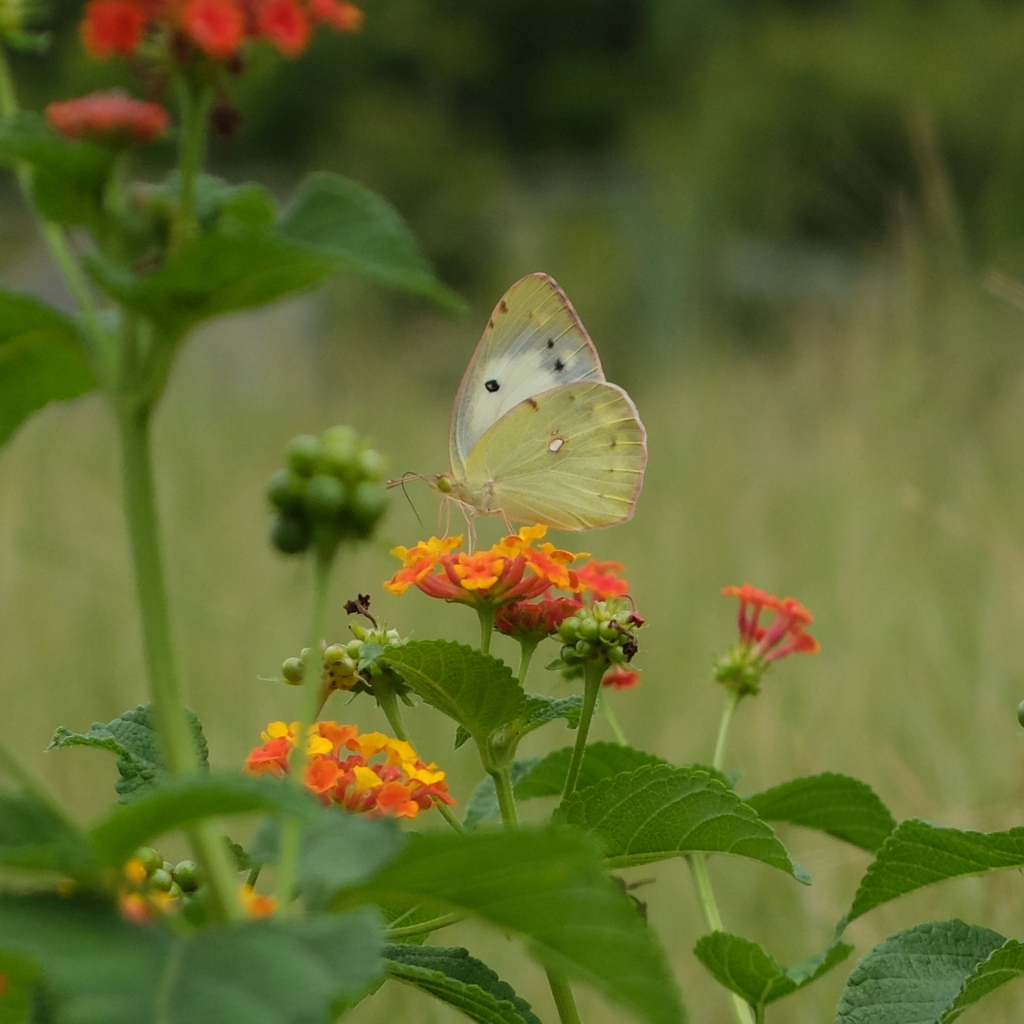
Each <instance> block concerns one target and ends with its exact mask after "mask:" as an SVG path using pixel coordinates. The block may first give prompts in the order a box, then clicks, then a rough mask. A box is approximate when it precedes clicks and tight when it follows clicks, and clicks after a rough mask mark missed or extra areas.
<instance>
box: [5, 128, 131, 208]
mask: <svg viewBox="0 0 1024 1024" xmlns="http://www.w3.org/2000/svg"><path fill="white" fill-rule="evenodd" d="M0 163H5V164H9V165H17V164H19V163H22V164H25V165H27V166H29V167H30V168H31V169H32V194H33V196H34V198H35V202H36V206H37V207H38V209H39V211H40V213H41V214H42V215H43V216H44V217H45V218H46V219H47V220H50V221H53V222H54V223H57V224H93V223H95V222H96V221H98V220H99V218H100V217H101V216H102V210H103V193H104V189H105V188H106V183H107V180H108V178H109V177H110V174H111V171H112V169H113V166H114V156H113V154H112V153H111V152H110V150H107V149H104V148H103V147H102V146H96V145H94V144H92V143H90V142H72V141H70V140H68V139H64V138H61V136H59V135H57V134H56V133H55V132H53V131H52V130H51V129H50V127H49V125H47V124H46V122H45V121H44V120H43V119H42V118H41V117H39V115H38V114H31V113H27V112H22V113H20V114H19V115H18V116H17V117H15V118H14V119H12V120H9V121H3V122H0Z"/></svg>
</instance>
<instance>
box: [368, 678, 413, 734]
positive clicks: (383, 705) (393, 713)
mask: <svg viewBox="0 0 1024 1024" xmlns="http://www.w3.org/2000/svg"><path fill="white" fill-rule="evenodd" d="M373 695H374V697H376V698H377V706H378V707H379V708H380V709H381V711H383V712H384V717H385V718H386V719H387V720H388V725H390V726H391V731H392V732H393V733H394V734H395V736H396V738H398V739H400V740H405V742H406V743H408V742H409V734H408V733H407V732H406V731H405V722H403V721H402V709H401V708H400V707H399V706H398V695H397V694H396V693H395V688H394V686H393V685H392V682H391V677H390V676H389V674H388V669H387V668H385V669H384V670H383V671H382V672H381V674H380V675H379V676H374V679H373Z"/></svg>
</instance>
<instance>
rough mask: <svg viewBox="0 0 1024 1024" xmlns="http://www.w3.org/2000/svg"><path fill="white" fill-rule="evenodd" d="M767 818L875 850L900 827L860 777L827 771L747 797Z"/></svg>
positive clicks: (868, 849) (765, 818)
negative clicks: (810, 829) (853, 777)
mask: <svg viewBox="0 0 1024 1024" xmlns="http://www.w3.org/2000/svg"><path fill="white" fill-rule="evenodd" d="M744 803H746V804H748V805H749V806H751V807H753V808H754V810H755V811H757V813H758V814H759V815H760V816H761V817H762V818H764V820H765V821H787V822H789V823H790V824H793V825H802V826H803V827H804V828H813V829H817V830H818V831H819V832H825V833H827V834H828V835H831V836H835V837H836V839H843V840H845V841H846V842H848V843H852V844H853V845H854V846H859V847H860V848H861V849H863V850H867V851H868V852H869V853H874V852H875V851H876V850H878V848H879V847H880V846H881V845H882V843H883V842H884V841H885V838H886V836H888V835H889V833H890V832H892V830H893V829H894V828H895V827H896V819H895V818H894V817H893V816H892V814H891V813H890V811H889V808H888V807H886V806H885V804H883V803H882V801H881V800H880V799H879V798H878V796H877V795H876V793H875V791H874V790H873V789H872V788H871V787H870V786H869V785H868V784H867V783H866V782H861V781H860V780H859V779H851V778H850V777H849V776H848V775H836V774H834V773H832V772H825V773H824V774H822V775H811V776H808V777H807V778H802V779H793V780H792V781H790V782H784V783H783V784H782V785H781V786H774V787H773V788H771V789H766V790H765V791H764V792H763V793H755V794H754V795H753V796H749V797H744Z"/></svg>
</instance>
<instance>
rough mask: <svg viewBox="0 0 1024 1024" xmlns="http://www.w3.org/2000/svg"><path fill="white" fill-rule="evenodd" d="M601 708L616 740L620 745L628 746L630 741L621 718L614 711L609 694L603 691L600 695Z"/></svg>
mask: <svg viewBox="0 0 1024 1024" xmlns="http://www.w3.org/2000/svg"><path fill="white" fill-rule="evenodd" d="M600 704H601V710H602V711H603V712H604V719H605V721H606V722H607V723H608V728H609V729H611V731H612V735H613V736H614V737H615V742H616V743H618V745H619V746H620V747H628V746H629V742H628V741H627V739H626V734H625V733H624V732H623V731H622V726H621V725H619V720H618V718H617V717H616V715H615V712H614V711H612V705H611V701H609V700H608V695H607V694H604V693H602V694H601V697H600Z"/></svg>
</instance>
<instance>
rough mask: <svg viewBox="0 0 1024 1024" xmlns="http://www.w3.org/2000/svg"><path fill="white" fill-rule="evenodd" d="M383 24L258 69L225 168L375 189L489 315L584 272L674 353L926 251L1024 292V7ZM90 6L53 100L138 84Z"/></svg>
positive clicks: (797, 3)
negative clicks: (724, 325)
mask: <svg viewBox="0 0 1024 1024" xmlns="http://www.w3.org/2000/svg"><path fill="white" fill-rule="evenodd" d="M365 6H366V10H367V21H366V28H365V30H364V32H363V34H362V35H361V36H360V37H358V38H351V37H348V38H344V37H337V36H332V35H331V34H329V33H321V34H320V35H319V36H318V38H317V39H316V42H315V44H314V45H313V46H312V48H311V50H310V51H309V52H308V53H307V54H306V55H305V56H304V57H303V59H302V60H300V61H296V62H289V61H284V60H281V59H280V58H279V57H277V56H276V55H275V54H272V53H270V52H269V51H264V52H259V53H254V54H253V56H252V58H251V65H250V67H249V68H248V69H247V73H246V75H245V77H244V79H240V80H239V83H238V91H237V95H236V96H235V97H234V99H235V101H236V102H237V104H238V106H239V108H240V109H241V111H242V112H243V115H244V120H243V123H242V127H241V129H240V130H239V132H238V133H237V134H236V136H235V137H234V138H231V139H226V140H220V141H219V142H218V143H217V144H216V146H215V152H214V157H215V162H216V163H217V164H218V165H219V166H220V167H221V169H222V170H224V171H225V172H227V173H230V174H234V175H240V174H242V173H245V172H246V171H247V170H249V169H250V168H252V166H253V165H254V164H257V165H259V168H260V170H261V172H263V173H264V174H266V173H267V172H268V171H269V172H270V174H271V176H272V177H275V178H276V179H277V180H278V182H279V184H280V185H281V186H282V187H283V186H285V185H286V184H288V183H289V182H290V181H292V180H293V179H294V178H295V177H297V175H298V174H299V173H300V171H301V170H302V169H304V168H306V167H310V166H316V167H322V168H325V169H330V170H336V171H340V172H341V173H344V174H348V175H350V176H352V177H354V178H356V179H358V180H360V181H362V182H363V183H364V184H366V185H368V186H370V187H371V188H374V189H377V190H378V191H380V192H382V193H383V194H384V195H386V196H387V197H388V198H389V199H390V200H391V201H393V202H394V203H395V204H396V205H397V206H398V208H399V209H400V210H401V211H402V212H403V213H404V215H405V216H406V217H407V218H408V219H409V220H410V222H411V223H412V224H413V226H414V228H415V229H416V230H417V231H418V232H419V234H420V236H421V237H422V238H423V241H424V244H425V246H426V249H427V251H428V252H429V253H430V254H431V256H432V258H433V259H434V260H435V261H436V263H437V264H438V266H439V268H440V271H441V274H442V276H443V277H444V278H445V279H446V280H447V281H448V282H449V283H450V284H452V285H453V286H455V287H459V288H462V289H464V290H467V291H468V292H470V293H471V294H478V295H481V296H483V295H490V296H493V295H495V294H498V293H500V291H501V289H502V288H503V287H504V286H505V285H506V284H507V283H508V279H509V274H510V273H518V272H521V271H523V270H529V269H536V268H537V267H538V266H540V265H541V262H542V261H543V260H545V259H546V260H547V262H546V263H545V269H549V270H552V271H553V272H556V273H557V274H559V275H560V276H562V275H563V272H564V268H565V265H566V264H569V265H575V264H577V263H579V262H580V261H582V262H583V270H584V271H585V272H584V273H583V274H582V276H584V277H586V278H588V280H592V281H593V282H594V283H593V284H592V287H593V288H594V291H595V295H597V296H601V295H608V296H610V298H609V299H608V300H607V301H608V302H609V303H610V304H612V305H615V306H618V307H619V308H621V309H622V310H624V312H623V313H622V314H621V315H622V316H623V317H626V316H629V317H632V318H633V319H634V320H635V318H636V316H638V315H639V316H641V327H642V330H641V331H640V332H636V330H635V325H634V333H640V334H642V335H644V336H650V337H654V338H661V337H666V336H668V335H669V334H672V333H674V331H673V330H672V328H673V327H674V326H676V325H678V324H679V323H680V322H683V323H686V322H687V321H690V322H692V319H693V317H694V316H695V314H697V313H698V312H699V311H700V310H701V308H702V303H701V302H700V301H699V300H700V299H705V300H708V299H710V300H713V304H714V305H715V306H716V307H718V308H722V307H723V303H722V301H721V300H722V299H723V298H728V299H729V300H730V301H729V302H728V303H725V304H724V305H725V307H726V308H728V309H729V310H730V315H731V316H732V317H733V318H734V319H736V320H737V322H738V323H739V324H740V326H742V325H743V322H744V316H746V317H747V318H748V319H749V320H750V322H751V323H753V324H756V325H758V327H759V329H762V330H763V328H764V326H765V323H766V322H768V323H770V318H768V320H767V321H766V316H765V315H766V313H768V312H770V310H771V309H773V308H778V307H779V306H780V305H781V306H788V305H790V304H791V303H792V302H793V301H794V300H798V301H806V300H809V299H810V300H815V301H824V302H826V303H834V302H835V301H837V300H838V301H843V300H844V299H845V298H847V297H848V295H849V292H850V289H851V287H852V283H853V280H854V279H855V277H856V272H857V270H858V269H859V268H860V266H861V265H862V264H863V262H864V260H865V259H866V258H871V257H872V256H875V255H877V254H878V253H879V251H880V250H882V249H885V248H887V247H889V246H891V245H892V244H893V242H894V241H895V242H899V241H901V240H902V239H903V238H904V237H905V235H906V233H907V232H908V231H911V232H915V233H920V234H921V235H922V236H923V237H924V239H925V240H926V241H927V243H928V250H929V252H931V253H932V255H933V258H935V259H937V260H940V261H947V262H953V263H960V264H965V265H966V266H967V267H981V266H988V265H991V264H996V265H998V266H999V267H1000V268H1001V269H1002V270H1004V271H1006V272H1008V273H1011V274H1017V275H1019V274H1022V273H1024V242H1022V238H1024V175H1022V174H1021V173H1020V167H1021V163H1022V160H1021V156H1022V149H1024V63H1022V62H1021V60H1020V56H1019V55H1020V53H1021V50H1022V47H1024V7H1022V5H1021V4H1020V3H1017V2H1008V0H945V2H928V3H925V2H920V0H845V2H840V0H558V2H557V3H551V2H543V0H486V2H482V3H481V2H476V0H368V2H367V3H366V5H365ZM79 10H80V4H78V3H68V4H62V5H61V6H60V10H59V16H58V18H57V26H56V27H57V33H56V41H55V45H54V47H53V50H52V52H51V54H50V55H49V56H48V57H47V58H46V59H45V60H44V61H42V62H39V61H38V59H37V58H29V57H23V58H21V59H20V60H19V64H20V65H21V69H22V70H24V71H25V72H26V73H28V75H29V77H30V79H31V83H30V88H29V92H30V94H31V98H32V100H33V101H34V102H36V103H41V102H42V101H43V100H44V99H48V98H50V97H52V96H54V95H55V94H56V95H61V96H64V95H69V94H72V93H76V92H81V91H83V90H85V89H87V88H92V87H96V86H99V85H104V84H110V83H112V82H115V81H122V82H123V81H125V80H126V77H127V74H128V72H127V70H126V69H125V68H124V67H122V66H118V65H117V64H116V63H111V64H108V65H95V64H91V63H90V62H88V61H87V60H86V58H85V57H84V56H83V55H82V53H81V51H80V47H78V45H77V39H76V32H75V24H76V20H77V16H78V11H79ZM157 84H158V83H157ZM268 161H269V162H270V166H269V167H268ZM598 301H600V299H598ZM711 304H712V303H709V302H704V303H703V306H704V307H705V308H706V307H708V306H710V305H711ZM630 322H631V323H632V322H633V321H630Z"/></svg>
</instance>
